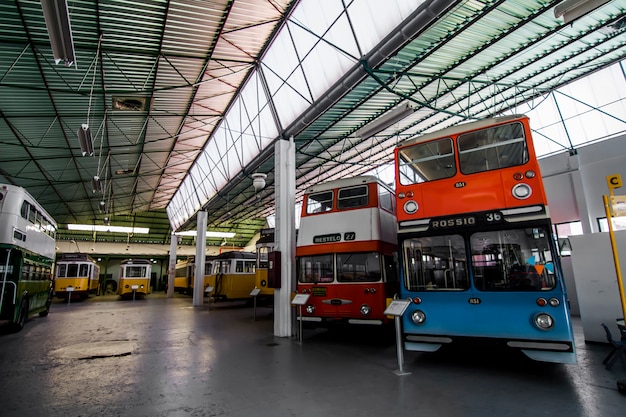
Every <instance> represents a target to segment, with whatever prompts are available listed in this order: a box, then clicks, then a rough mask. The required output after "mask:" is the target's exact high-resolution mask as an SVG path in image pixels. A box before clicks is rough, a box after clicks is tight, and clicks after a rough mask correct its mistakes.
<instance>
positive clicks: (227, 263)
mask: <svg viewBox="0 0 626 417" xmlns="http://www.w3.org/2000/svg"><path fill="white" fill-rule="evenodd" d="M255 270H256V255H255V254H254V253H250V252H240V251H228V252H222V253H220V254H219V255H217V256H216V257H215V258H214V259H213V271H212V273H211V274H210V275H208V276H206V277H205V281H204V282H205V285H206V287H205V288H208V287H213V290H212V291H210V292H209V293H207V294H206V295H208V296H209V297H211V298H213V300H215V301H217V300H242V299H252V296H251V295H250V293H251V292H252V290H253V289H254V283H255V280H256V272H255ZM205 291H206V290H205Z"/></svg>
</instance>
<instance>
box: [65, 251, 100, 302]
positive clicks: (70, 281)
mask: <svg viewBox="0 0 626 417" xmlns="http://www.w3.org/2000/svg"><path fill="white" fill-rule="evenodd" d="M99 279H100V267H99V266H98V264H97V263H96V261H95V260H94V259H93V258H92V257H91V256H89V255H88V254H86V253H65V254H63V256H62V257H61V260H59V261H58V262H57V265H56V274H55V279H54V293H55V295H56V296H57V297H58V298H65V299H67V298H69V297H78V298H83V299H85V298H87V297H89V294H96V293H97V292H98V288H99Z"/></svg>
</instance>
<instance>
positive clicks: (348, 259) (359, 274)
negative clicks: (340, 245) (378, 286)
mask: <svg viewBox="0 0 626 417" xmlns="http://www.w3.org/2000/svg"><path fill="white" fill-rule="evenodd" d="M381 277H382V274H381V268H380V256H379V254H378V253H375V252H372V253H341V254H337V281H339V282H377V281H380V279H381Z"/></svg>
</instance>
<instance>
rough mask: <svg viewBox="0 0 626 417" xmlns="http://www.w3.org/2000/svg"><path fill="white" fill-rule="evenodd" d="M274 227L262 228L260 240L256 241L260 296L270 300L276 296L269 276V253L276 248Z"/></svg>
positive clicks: (257, 276) (256, 282)
mask: <svg viewBox="0 0 626 417" xmlns="http://www.w3.org/2000/svg"><path fill="white" fill-rule="evenodd" d="M274 246H275V243H274V229H271V228H267V229H261V233H260V237H259V240H257V242H256V281H255V284H254V287H255V288H258V289H259V290H260V291H259V294H258V297H259V298H262V299H265V300H270V299H273V297H274V288H271V287H270V286H269V281H268V278H267V267H268V254H269V253H270V252H272V251H273V250H274Z"/></svg>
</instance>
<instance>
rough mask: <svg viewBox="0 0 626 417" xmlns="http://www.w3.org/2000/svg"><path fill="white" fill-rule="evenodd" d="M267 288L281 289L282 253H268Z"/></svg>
mask: <svg viewBox="0 0 626 417" xmlns="http://www.w3.org/2000/svg"><path fill="white" fill-rule="evenodd" d="M267 286H268V287H269V288H280V251H273V252H268V253H267Z"/></svg>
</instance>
